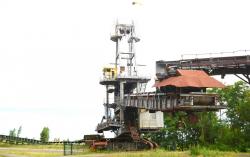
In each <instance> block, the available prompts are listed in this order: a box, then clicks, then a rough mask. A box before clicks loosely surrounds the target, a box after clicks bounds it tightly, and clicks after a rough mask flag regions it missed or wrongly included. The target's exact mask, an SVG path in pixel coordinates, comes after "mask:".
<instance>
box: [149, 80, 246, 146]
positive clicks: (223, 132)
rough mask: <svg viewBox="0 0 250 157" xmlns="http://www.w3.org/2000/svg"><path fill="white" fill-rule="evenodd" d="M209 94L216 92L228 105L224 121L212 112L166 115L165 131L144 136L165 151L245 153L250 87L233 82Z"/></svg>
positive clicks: (242, 83)
mask: <svg viewBox="0 0 250 157" xmlns="http://www.w3.org/2000/svg"><path fill="white" fill-rule="evenodd" d="M211 92H215V93H218V94H219V95H220V97H221V100H222V101H223V102H224V103H226V104H227V110H226V111H225V113H226V118H224V119H222V120H219V118H218V116H217V115H216V113H215V112H199V113H185V112H178V113H174V114H168V113H165V116H164V124H165V125H164V128H163V129H162V130H161V131H160V132H158V133H155V134H149V135H147V136H149V137H150V138H151V139H152V140H154V141H156V142H157V143H158V144H160V146H162V147H164V148H166V149H183V148H190V147H191V146H193V145H201V146H207V147H213V148H216V149H221V150H230V149H234V150H235V149H237V150H240V151H246V150H247V148H250V116H249V113H250V88H249V86H248V85H247V84H246V83H244V82H236V83H235V84H234V85H231V86H227V87H226V88H224V89H213V90H212V91H211ZM190 115H194V116H195V117H196V118H197V119H198V121H196V122H195V123H193V122H192V121H190V118H189V116H190Z"/></svg>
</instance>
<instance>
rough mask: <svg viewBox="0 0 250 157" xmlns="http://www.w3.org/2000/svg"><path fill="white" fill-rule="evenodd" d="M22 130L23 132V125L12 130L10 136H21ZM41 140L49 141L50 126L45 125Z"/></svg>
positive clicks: (43, 141)
mask: <svg viewBox="0 0 250 157" xmlns="http://www.w3.org/2000/svg"><path fill="white" fill-rule="evenodd" d="M21 132H22V126H20V127H19V129H18V130H16V128H14V129H12V130H10V131H9V136H12V137H20V134H21ZM40 140H41V142H42V143H46V142H49V128H48V127H43V129H42V131H41V133H40Z"/></svg>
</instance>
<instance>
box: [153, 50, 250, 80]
mask: <svg viewBox="0 0 250 157" xmlns="http://www.w3.org/2000/svg"><path fill="white" fill-rule="evenodd" d="M241 52H243V54H244V53H245V55H240V56H226V57H209V58H198V57H197V58H194V59H181V60H176V61H163V60H160V61H157V62H156V76H157V78H158V79H164V78H166V77H167V76H168V73H167V71H166V67H169V68H174V69H196V70H204V71H205V72H206V73H207V74H209V75H221V77H222V78H224V77H225V75H228V74H232V75H235V76H237V77H238V78H240V79H241V80H243V81H244V82H246V83H248V84H250V55H249V54H248V55H247V52H249V51H248V50H241Z"/></svg>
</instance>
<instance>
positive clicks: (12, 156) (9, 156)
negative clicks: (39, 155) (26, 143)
mask: <svg viewBox="0 0 250 157" xmlns="http://www.w3.org/2000/svg"><path fill="white" fill-rule="evenodd" d="M0 155H1V156H4V157H27V156H22V155H14V154H1V153H0Z"/></svg>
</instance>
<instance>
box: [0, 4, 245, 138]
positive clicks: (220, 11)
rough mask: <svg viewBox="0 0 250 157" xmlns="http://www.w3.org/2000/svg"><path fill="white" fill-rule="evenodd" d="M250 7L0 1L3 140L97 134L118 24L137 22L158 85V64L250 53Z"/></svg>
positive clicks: (141, 50)
mask: <svg viewBox="0 0 250 157" xmlns="http://www.w3.org/2000/svg"><path fill="white" fill-rule="evenodd" d="M249 6H250V2H249V1H248V0H245V1H244V0H207V1H205V0H204V1H203V0H140V1H139V4H137V5H132V1H131V0H89V1H87V0H22V1H20V0H0V134H8V133H9V130H10V129H13V128H17V129H18V127H19V126H20V125H22V127H23V130H22V134H21V136H22V137H29V138H33V137H34V138H37V139H39V136H40V135H39V134H40V132H41V130H42V128H43V127H44V126H48V127H49V128H50V131H51V140H53V139H54V138H60V139H68V138H69V139H70V140H74V139H80V138H82V137H83V135H84V134H89V133H95V131H94V130H95V127H96V125H97V123H98V122H100V120H101V118H102V115H103V113H104V111H103V105H102V104H103V102H104V96H105V93H104V92H105V88H104V87H102V86H101V85H99V79H100V77H101V75H102V67H103V66H104V65H106V64H108V63H111V62H114V54H115V45H114V43H113V42H111V41H110V40H109V38H110V34H111V33H112V31H113V28H114V24H115V22H116V21H117V20H118V21H119V22H130V21H131V20H133V21H134V23H135V26H136V33H137V35H138V36H139V37H140V38H141V42H139V43H138V44H137V45H136V53H137V59H138V61H137V62H138V63H140V64H146V65H148V66H147V70H146V71H145V74H146V75H150V76H151V78H152V79H153V78H154V74H155V61H156V60H173V59H180V57H181V54H186V53H198V54H200V53H216V52H225V51H226V52H228V51H234V50H239V49H243V50H244V49H250V45H249V38H250V29H249V28H250V22H249V18H250V17H249V16H250V9H249ZM234 80H235V78H234V77H230V76H226V81H225V80H223V82H224V83H227V84H230V83H232V82H233V81H234ZM152 82H153V81H151V85H152ZM151 85H149V90H150V88H151ZM152 90H153V89H152Z"/></svg>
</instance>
